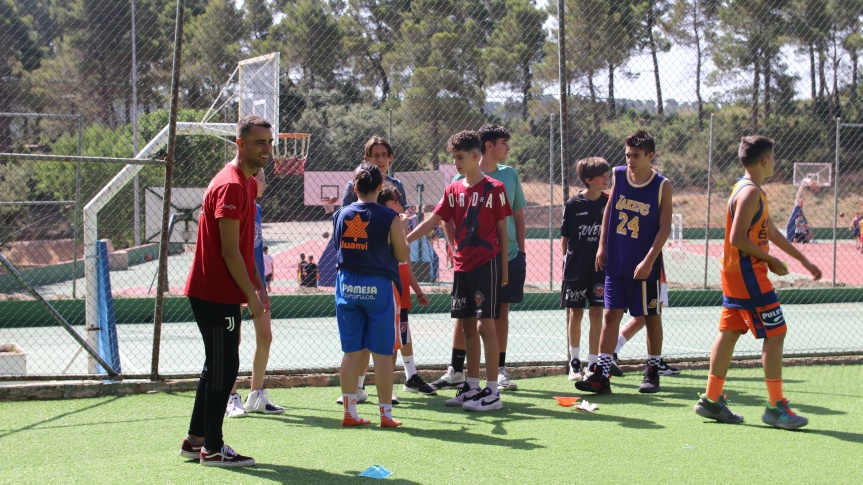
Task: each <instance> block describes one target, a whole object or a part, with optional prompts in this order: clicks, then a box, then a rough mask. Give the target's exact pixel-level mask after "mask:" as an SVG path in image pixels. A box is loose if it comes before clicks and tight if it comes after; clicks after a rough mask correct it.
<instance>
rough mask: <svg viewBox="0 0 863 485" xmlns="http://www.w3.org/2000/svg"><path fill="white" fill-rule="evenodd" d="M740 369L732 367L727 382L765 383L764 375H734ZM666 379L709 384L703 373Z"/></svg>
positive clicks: (663, 378) (797, 380) (797, 382)
mask: <svg viewBox="0 0 863 485" xmlns="http://www.w3.org/2000/svg"><path fill="white" fill-rule="evenodd" d="M739 370H741V369H735V368H731V369H730V370H729V371H728V373H729V374H731V375H729V376H728V379H727V382H734V381H740V382H759V383H761V384H764V376H756V377H748V376H746V377H740V376H735V375H734V374H735V371H739ZM665 379H669V380H672V381H673V380H677V379H680V380H684V379H686V380H690V381H691V380H696V381H699V382H702V383H703V384H702V385H703V386H706V385H707V379H706V378H705V376H703V375H702V376H696V375H692V374H677V375H675V376H662V379H661V380H660V382H665ZM782 382H784V383H785V384H800V383H802V382H806V381H801V380H799V379H786V378H784V377H783V378H782Z"/></svg>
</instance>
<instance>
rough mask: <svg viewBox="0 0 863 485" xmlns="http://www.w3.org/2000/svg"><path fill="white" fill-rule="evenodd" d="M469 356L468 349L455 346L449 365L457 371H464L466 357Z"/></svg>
mask: <svg viewBox="0 0 863 485" xmlns="http://www.w3.org/2000/svg"><path fill="white" fill-rule="evenodd" d="M465 357H467V351H466V350H464V349H457V348H455V347H453V349H452V359H450V363H449V365H451V366H452V368H453V370H454V371H456V372H464V359H465Z"/></svg>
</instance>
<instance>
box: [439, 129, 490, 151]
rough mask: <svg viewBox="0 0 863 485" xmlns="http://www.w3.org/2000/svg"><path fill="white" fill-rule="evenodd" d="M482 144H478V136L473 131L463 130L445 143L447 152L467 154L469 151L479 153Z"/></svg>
mask: <svg viewBox="0 0 863 485" xmlns="http://www.w3.org/2000/svg"><path fill="white" fill-rule="evenodd" d="M481 147H482V144H481V143H480V142H479V135H477V134H476V132H475V131H471V130H464V131H460V132H458V133H456V134H455V135H453V136H451V137H449V140H448V141H447V142H446V149H447V151H448V152H450V153H453V152H462V151H463V152H469V151H471V150H476V151H480V149H481Z"/></svg>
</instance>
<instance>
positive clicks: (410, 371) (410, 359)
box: [402, 355, 417, 379]
mask: <svg viewBox="0 0 863 485" xmlns="http://www.w3.org/2000/svg"><path fill="white" fill-rule="evenodd" d="M402 362H404V364H405V379H410V378H411V377H413V376H415V375H416V373H417V366H416V364H414V356H413V355H403V356H402Z"/></svg>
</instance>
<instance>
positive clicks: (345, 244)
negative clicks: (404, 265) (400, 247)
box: [333, 202, 401, 292]
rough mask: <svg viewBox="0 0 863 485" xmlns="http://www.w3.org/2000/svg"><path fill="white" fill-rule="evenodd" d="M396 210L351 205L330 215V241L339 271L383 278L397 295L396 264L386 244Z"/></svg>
mask: <svg viewBox="0 0 863 485" xmlns="http://www.w3.org/2000/svg"><path fill="white" fill-rule="evenodd" d="M398 216H399V215H398V214H397V213H396V211H394V210H392V209H390V208H388V207H384V206H382V205H378V204H366V203H364V202H354V203H353V204H351V205H349V206H347V207H342V208H341V209H339V210H338V211H336V213H335V214H333V241H334V242H335V245H336V260H337V264H338V268H339V269H346V270H349V271H352V272H354V273H359V274H364V275H374V276H384V277H386V278H389V279H390V280H392V282H393V283H395V284H396V286H397V287H398V289H399V292H401V278H400V277H399V262H398V261H397V260H396V258H395V256H393V252H392V248H391V247H390V243H389V235H390V226H391V225H392V223H393V218H395V217H398Z"/></svg>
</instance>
